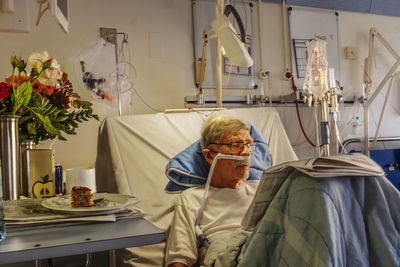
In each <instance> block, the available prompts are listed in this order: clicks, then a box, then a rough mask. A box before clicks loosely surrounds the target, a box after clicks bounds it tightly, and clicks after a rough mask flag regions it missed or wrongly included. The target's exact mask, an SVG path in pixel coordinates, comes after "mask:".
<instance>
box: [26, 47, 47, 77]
mask: <svg viewBox="0 0 400 267" xmlns="http://www.w3.org/2000/svg"><path fill="white" fill-rule="evenodd" d="M50 58H51V57H50V55H49V53H47V52H46V51H42V52H40V53H39V52H35V53H32V54H31V55H30V56H29V59H28V64H29V65H30V66H31V67H32V68H34V69H36V71H37V72H40V71H41V70H42V68H43V63H44V62H46V61H47V60H49V59H50Z"/></svg>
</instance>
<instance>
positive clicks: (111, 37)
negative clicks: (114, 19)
mask: <svg viewBox="0 0 400 267" xmlns="http://www.w3.org/2000/svg"><path fill="white" fill-rule="evenodd" d="M115 33H117V29H116V28H100V37H102V38H104V39H105V40H106V41H107V42H109V43H111V44H115V37H116V35H115Z"/></svg>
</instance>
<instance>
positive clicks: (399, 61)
mask: <svg viewBox="0 0 400 267" xmlns="http://www.w3.org/2000/svg"><path fill="white" fill-rule="evenodd" d="M375 37H377V38H378V40H379V41H380V42H381V43H382V44H383V45H384V47H385V48H386V49H387V50H388V51H389V52H390V54H391V55H392V56H393V57H394V59H395V60H396V61H395V62H394V63H393V65H392V67H391V68H390V69H389V71H388V72H387V73H386V75H385V77H384V78H383V79H382V81H381V82H380V83H379V85H378V87H377V88H376V89H375V91H374V92H373V93H372V95H371V96H369V95H370V94H371V87H372V80H371V76H372V64H371V61H372V58H373V56H374V40H375ZM399 65H400V56H399V54H397V53H396V51H394V49H393V48H392V47H391V46H390V45H389V44H388V42H387V41H386V40H385V39H384V38H383V36H382V35H381V34H380V33H379V32H378V31H377V30H376V28H371V29H370V31H369V52H368V57H367V58H365V62H364V84H365V88H364V92H365V94H366V95H367V100H366V101H365V102H364V140H363V142H364V151H365V152H364V153H365V154H366V155H367V156H369V151H370V150H371V149H374V147H375V144H376V141H377V137H378V132H379V128H380V125H381V121H382V118H383V113H384V111H385V107H386V103H387V101H388V96H389V94H390V90H391V88H392V83H393V79H394V78H395V77H396V76H397V75H399V74H400V73H399V72H396V73H395V71H396V69H397V67H398V66H399ZM389 80H390V83H389V87H388V90H387V92H386V97H385V101H384V104H383V106H382V110H381V114H380V118H379V123H378V126H377V129H376V133H375V137H374V141H373V144H372V145H371V147H370V145H369V140H370V139H369V133H368V126H369V124H368V123H369V115H368V110H369V107H370V106H371V104H372V103H373V102H374V100H375V99H376V97H377V95H378V94H379V93H380V92H381V91H382V89H383V86H385V84H386V83H387V82H388V81H389ZM368 96H369V97H368Z"/></svg>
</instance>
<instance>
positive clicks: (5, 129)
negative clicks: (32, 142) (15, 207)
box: [0, 115, 21, 200]
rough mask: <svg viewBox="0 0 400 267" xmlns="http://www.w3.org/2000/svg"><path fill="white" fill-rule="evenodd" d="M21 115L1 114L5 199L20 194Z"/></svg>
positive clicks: (0, 126)
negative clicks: (19, 123) (19, 133)
mask: <svg viewBox="0 0 400 267" xmlns="http://www.w3.org/2000/svg"><path fill="white" fill-rule="evenodd" d="M18 120H19V116H13V115H0V157H1V158H0V159H1V179H2V183H3V199H4V200H16V199H18V198H19V195H20V190H21V188H20V177H19V156H20V155H19V140H18Z"/></svg>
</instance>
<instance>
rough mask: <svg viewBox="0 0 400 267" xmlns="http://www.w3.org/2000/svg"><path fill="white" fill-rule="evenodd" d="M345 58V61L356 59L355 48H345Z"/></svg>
mask: <svg viewBox="0 0 400 267" xmlns="http://www.w3.org/2000/svg"><path fill="white" fill-rule="evenodd" d="M345 58H346V59H357V48H355V47H349V46H348V47H345Z"/></svg>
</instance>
